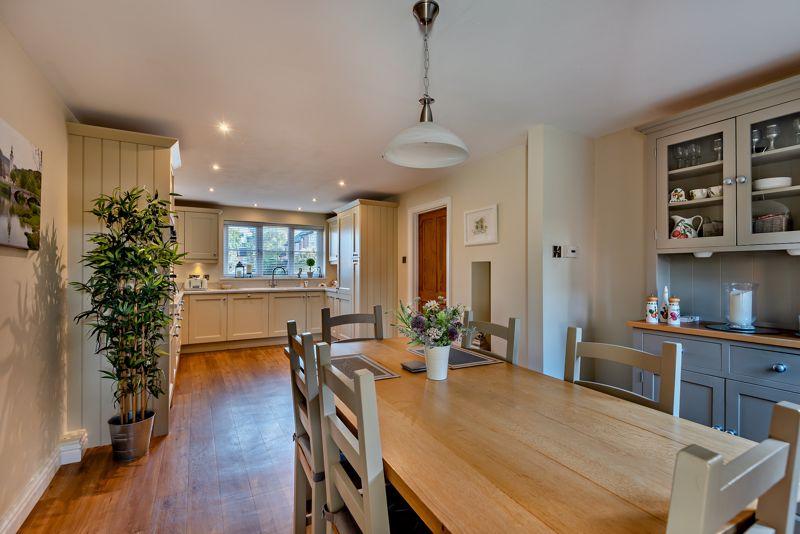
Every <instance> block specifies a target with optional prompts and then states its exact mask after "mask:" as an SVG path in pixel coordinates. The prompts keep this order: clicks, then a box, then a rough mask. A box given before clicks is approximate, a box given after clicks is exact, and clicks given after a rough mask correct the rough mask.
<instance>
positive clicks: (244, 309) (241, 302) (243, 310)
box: [228, 293, 269, 341]
mask: <svg viewBox="0 0 800 534" xmlns="http://www.w3.org/2000/svg"><path fill="white" fill-rule="evenodd" d="M268 311H269V298H268V295H267V294H266V293H231V294H230V295H229V297H228V341H231V340H235V339H258V338H262V337H268V336H267V317H268Z"/></svg>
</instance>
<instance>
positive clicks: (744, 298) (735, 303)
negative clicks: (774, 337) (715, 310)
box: [728, 289, 753, 327]
mask: <svg viewBox="0 0 800 534" xmlns="http://www.w3.org/2000/svg"><path fill="white" fill-rule="evenodd" d="M728 310H729V314H728V315H729V319H728V320H729V321H730V322H731V324H732V325H734V326H743V327H750V326H752V324H753V292H752V291H749V290H744V289H733V290H731V292H730V293H729V294H728Z"/></svg>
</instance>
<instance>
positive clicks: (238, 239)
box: [224, 225, 258, 276]
mask: <svg viewBox="0 0 800 534" xmlns="http://www.w3.org/2000/svg"><path fill="white" fill-rule="evenodd" d="M257 256H258V228H257V227H255V226H243V225H225V257H224V261H225V269H224V271H225V275H226V276H233V275H234V274H235V271H236V264H237V263H239V262H242V264H243V265H245V267H246V266H247V265H252V266H253V267H254V269H255V265H256V258H257ZM254 274H257V273H254Z"/></svg>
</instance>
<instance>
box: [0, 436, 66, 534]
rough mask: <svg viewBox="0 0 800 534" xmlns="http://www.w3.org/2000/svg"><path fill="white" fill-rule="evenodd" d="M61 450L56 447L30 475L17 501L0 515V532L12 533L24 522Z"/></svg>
mask: <svg viewBox="0 0 800 534" xmlns="http://www.w3.org/2000/svg"><path fill="white" fill-rule="evenodd" d="M60 459H61V451H60V450H59V449H58V448H56V449H55V450H54V451H53V452H52V454H51V455H50V457H49V458H48V459H47V461H46V462H45V464H44V465H43V466H42V467H40V468H39V470H38V471H37V472H36V474H34V475H33V477H31V479H30V480H29V481H28V484H26V486H25V488H24V489H23V490H22V493H21V494H20V496H19V497H18V498H17V502H15V503H14V504H12V505H11V507H10V508H9V509H8V510H6V513H5V514H3V515H2V516H0V534H14V533H15V532H17V531H18V530H19V528H20V527H21V526H22V523H24V522H25V519H26V518H27V517H28V514H30V513H31V510H33V507H34V506H36V503H37V501H38V500H39V498H40V497H41V496H42V494H43V493H44V490H46V489H47V486H48V485H49V484H50V481H51V480H53V476H55V474H56V471H58V467H59V465H60Z"/></svg>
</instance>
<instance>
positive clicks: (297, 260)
mask: <svg viewBox="0 0 800 534" xmlns="http://www.w3.org/2000/svg"><path fill="white" fill-rule="evenodd" d="M321 241H322V232H320V231H319V230H314V229H306V228H295V230H294V242H293V247H294V265H293V266H292V272H295V273H296V272H297V270H298V269H303V271H308V269H309V266H308V264H307V261H308V259H309V258H311V259H313V260H314V266H313V267H311V269H312V270H313V271H314V272H315V273H316V272H317V267H321V265H320V264H319V254H318V252H319V250H320V248H321V247H320V243H321Z"/></svg>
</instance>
